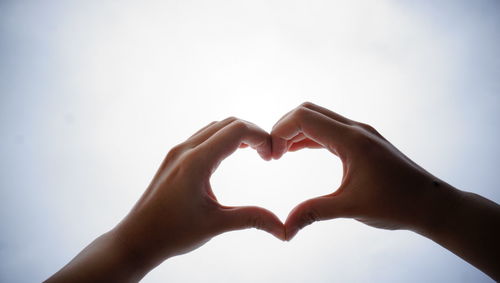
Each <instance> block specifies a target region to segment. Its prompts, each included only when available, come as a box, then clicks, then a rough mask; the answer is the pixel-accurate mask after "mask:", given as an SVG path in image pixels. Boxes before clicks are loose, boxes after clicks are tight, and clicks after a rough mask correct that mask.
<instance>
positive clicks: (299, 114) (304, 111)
mask: <svg viewBox="0 0 500 283" xmlns="http://www.w3.org/2000/svg"><path fill="white" fill-rule="evenodd" d="M309 111H310V110H309V109H308V108H307V107H303V106H299V107H297V109H295V110H294V112H293V116H294V117H295V118H297V119H299V120H301V119H304V118H306V117H307V116H308V115H309Z"/></svg>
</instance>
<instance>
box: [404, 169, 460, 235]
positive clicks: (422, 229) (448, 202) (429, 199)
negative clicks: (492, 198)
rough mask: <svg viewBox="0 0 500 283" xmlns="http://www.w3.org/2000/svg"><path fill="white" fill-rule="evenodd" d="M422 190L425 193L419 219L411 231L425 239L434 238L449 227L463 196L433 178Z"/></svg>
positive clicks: (458, 191)
mask: <svg viewBox="0 0 500 283" xmlns="http://www.w3.org/2000/svg"><path fill="white" fill-rule="evenodd" d="M423 189H424V190H425V192H426V193H425V197H424V198H423V202H424V203H422V204H421V207H422V213H421V218H420V219H419V221H417V223H416V224H415V225H414V227H413V229H412V230H413V231H415V232H417V233H419V234H421V235H423V236H425V237H435V236H437V235H439V234H441V233H442V231H445V230H446V228H445V227H447V226H448V225H450V222H451V221H452V220H453V219H454V218H453V217H452V216H453V215H454V214H455V213H456V210H457V209H458V208H459V207H460V203H461V200H462V199H463V198H464V196H463V192H462V191H460V190H458V189H456V188H454V187H453V186H451V185H449V184H447V183H445V182H443V181H441V180H439V179H438V178H436V177H434V176H431V177H430V178H429V179H428V181H427V184H426V185H425V188H423Z"/></svg>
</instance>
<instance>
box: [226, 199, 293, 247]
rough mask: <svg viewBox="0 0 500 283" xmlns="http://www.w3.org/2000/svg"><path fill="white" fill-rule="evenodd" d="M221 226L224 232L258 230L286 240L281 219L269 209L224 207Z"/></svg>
mask: <svg viewBox="0 0 500 283" xmlns="http://www.w3.org/2000/svg"><path fill="white" fill-rule="evenodd" d="M222 218H223V219H222V221H221V223H222V224H221V225H222V229H223V231H224V232H227V231H233V230H241V229H248V228H257V229H259V230H264V231H266V232H268V233H270V234H272V235H273V236H275V237H276V238H278V239H280V240H283V241H284V240H285V229H284V226H283V223H282V222H281V221H280V220H279V218H278V217H277V216H276V215H275V214H274V213H272V212H270V211H269V210H267V209H264V208H261V207H257V206H239V207H224V208H223V217H222Z"/></svg>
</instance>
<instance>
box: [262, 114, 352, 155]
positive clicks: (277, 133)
mask: <svg viewBox="0 0 500 283" xmlns="http://www.w3.org/2000/svg"><path fill="white" fill-rule="evenodd" d="M349 127H350V126H349V125H346V124H343V123H341V122H339V121H336V120H334V119H332V118H330V117H328V116H325V115H324V114H322V113H319V112H316V111H315V110H312V109H309V108H307V107H303V106H299V107H298V108H296V109H295V110H293V111H292V112H291V113H290V114H288V115H287V116H286V117H284V118H283V119H281V120H280V121H278V123H276V125H274V127H273V130H272V132H271V137H272V148H273V157H274V158H275V159H278V158H280V157H281V156H282V155H283V154H284V153H285V152H286V151H287V141H289V140H291V139H293V138H294V137H295V136H296V135H298V134H300V133H302V134H304V136H306V137H307V138H309V139H310V140H312V141H314V142H316V143H317V144H320V145H322V146H323V147H325V148H327V149H328V150H330V151H331V152H333V153H335V154H338V153H339V150H343V149H344V145H345V144H347V134H348V130H349Z"/></svg>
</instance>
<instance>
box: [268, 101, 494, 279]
mask: <svg viewBox="0 0 500 283" xmlns="http://www.w3.org/2000/svg"><path fill="white" fill-rule="evenodd" d="M271 136H272V140H273V157H274V158H276V159H278V158H280V157H281V156H282V155H283V154H284V153H285V152H287V151H296V150H300V149H302V148H326V149H327V150H329V151H330V152H332V153H333V154H335V155H337V156H338V157H339V158H340V159H341V160H342V163H343V169H344V175H343V178H342V182H341V185H340V187H339V188H338V189H337V190H336V191H335V192H333V193H331V194H329V195H326V196H321V197H317V198H313V199H310V200H307V201H305V202H303V203H301V204H299V205H298V206H296V207H295V208H294V209H293V210H292V211H291V212H290V214H289V216H288V218H287V220H286V222H285V232H286V239H287V240H290V239H291V238H293V237H294V236H295V235H296V234H297V232H298V231H299V230H300V229H302V228H303V227H305V226H307V225H309V224H311V223H313V222H314V221H318V220H326V219H333V218H338V217H348V218H355V219H356V220H359V221H361V222H363V223H365V224H368V225H371V226H373V227H377V228H384V229H409V230H412V231H415V232H417V233H419V234H421V235H423V236H425V237H428V238H430V239H432V240H434V241H435V242H437V243H439V244H440V245H442V246H444V247H445V248H447V249H449V250H450V251H452V252H454V253H455V254H457V255H458V256H460V257H462V258H463V259H464V260H466V261H468V262H469V263H471V264H473V265H475V266H476V267H477V268H479V269H481V270H482V271H484V272H485V273H487V274H488V275H490V276H491V277H492V278H494V279H495V280H499V279H500V266H499V264H498V263H499V262H500V258H499V256H498V255H499V254H500V244H499V241H498V239H500V229H499V228H498V224H499V223H500V206H499V205H498V204H496V203H494V202H492V201H490V200H488V199H485V198H483V197H481V196H479V195H476V194H473V193H469V192H464V191H460V190H457V189H455V188H453V187H452V186H450V185H449V184H447V183H445V182H443V181H441V180H439V179H438V178H436V177H435V176H433V175H431V174H430V173H428V172H427V171H425V170H424V169H423V168H421V167H420V166H418V165H417V164H415V163H414V162H413V161H411V160H410V159H409V158H408V157H406V156H405V155H404V154H403V153H401V152H400V151H399V150H397V149H396V148H395V147H394V146H393V145H392V144H391V143H389V142H388V141H387V140H386V139H385V138H384V137H382V135H380V134H379V133H378V132H377V131H376V130H375V129H374V128H372V127H371V126H369V125H366V124H363V123H359V122H355V121H352V120H350V119H347V118H345V117H342V116H341V115H339V114H337V113H334V112H332V111H330V110H328V109H325V108H322V107H320V106H317V105H314V104H312V103H304V104H302V105H301V106H299V107H298V108H296V109H294V110H292V111H291V112H289V113H288V114H287V115H285V116H284V117H283V118H282V119H281V120H279V121H278V122H277V123H276V125H275V126H274V127H273V130H272V132H271Z"/></svg>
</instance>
